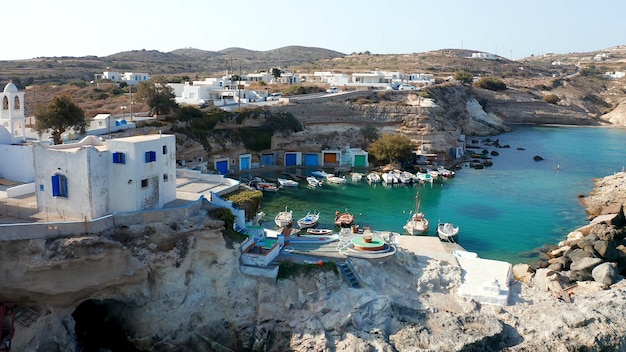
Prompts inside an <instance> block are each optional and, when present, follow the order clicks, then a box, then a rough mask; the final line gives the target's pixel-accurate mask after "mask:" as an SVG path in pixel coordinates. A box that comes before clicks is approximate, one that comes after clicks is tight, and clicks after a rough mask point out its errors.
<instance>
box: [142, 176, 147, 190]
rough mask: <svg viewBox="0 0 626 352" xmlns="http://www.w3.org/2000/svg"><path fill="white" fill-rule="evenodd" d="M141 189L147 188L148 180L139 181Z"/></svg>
mask: <svg viewBox="0 0 626 352" xmlns="http://www.w3.org/2000/svg"><path fill="white" fill-rule="evenodd" d="M141 188H148V179H147V178H144V179H143V180H141Z"/></svg>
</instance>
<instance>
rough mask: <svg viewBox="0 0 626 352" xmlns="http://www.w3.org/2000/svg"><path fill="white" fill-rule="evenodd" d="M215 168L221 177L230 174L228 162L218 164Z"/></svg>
mask: <svg viewBox="0 0 626 352" xmlns="http://www.w3.org/2000/svg"><path fill="white" fill-rule="evenodd" d="M215 168H216V169H217V172H218V173H219V174H220V175H226V174H227V173H228V160H223V161H218V162H216V163H215Z"/></svg>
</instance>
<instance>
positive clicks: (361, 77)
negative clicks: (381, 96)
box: [352, 70, 403, 88]
mask: <svg viewBox="0 0 626 352" xmlns="http://www.w3.org/2000/svg"><path fill="white" fill-rule="evenodd" d="M402 78H403V76H402V74H401V73H400V72H387V71H380V70H375V71H370V72H356V73H353V74H352V83H353V85H357V86H359V85H364V86H371V87H379V88H383V87H386V86H388V85H390V84H392V83H393V82H400V81H402Z"/></svg>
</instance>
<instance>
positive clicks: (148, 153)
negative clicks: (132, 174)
mask: <svg viewBox="0 0 626 352" xmlns="http://www.w3.org/2000/svg"><path fill="white" fill-rule="evenodd" d="M149 162H150V152H146V163H149Z"/></svg>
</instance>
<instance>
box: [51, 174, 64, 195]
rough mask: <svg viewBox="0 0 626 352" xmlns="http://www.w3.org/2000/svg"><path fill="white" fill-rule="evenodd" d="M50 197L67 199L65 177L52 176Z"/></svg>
mask: <svg viewBox="0 0 626 352" xmlns="http://www.w3.org/2000/svg"><path fill="white" fill-rule="evenodd" d="M52 196H54V197H65V198H67V177H65V175H59V174H57V175H54V176H52Z"/></svg>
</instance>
